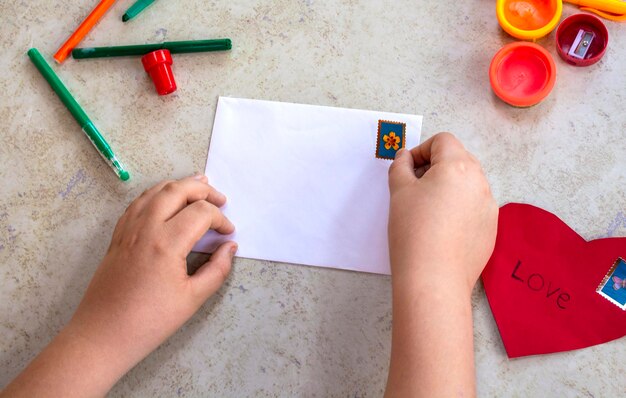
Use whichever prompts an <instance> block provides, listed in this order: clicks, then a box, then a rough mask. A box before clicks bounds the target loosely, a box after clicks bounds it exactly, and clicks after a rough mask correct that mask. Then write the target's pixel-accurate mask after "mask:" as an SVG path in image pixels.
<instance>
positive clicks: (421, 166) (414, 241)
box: [389, 133, 498, 295]
mask: <svg viewBox="0 0 626 398" xmlns="http://www.w3.org/2000/svg"><path fill="white" fill-rule="evenodd" d="M418 177H419V178H418ZM389 188H390V191H391V208H390V216H389V245H390V252H391V264H392V274H393V275H398V276H399V277H400V278H401V279H404V280H407V279H410V280H413V281H415V280H416V279H420V280H424V279H428V280H429V281H430V280H438V281H439V282H438V284H440V285H441V286H448V288H449V289H454V290H455V291H458V290H457V289H462V290H461V291H462V292H464V293H466V294H468V295H469V294H470V293H471V290H472V288H473V287H474V284H475V283H476V280H477V279H478V277H479V275H480V273H481V272H482V270H483V268H484V266H485V264H486V263H487V261H488V260H489V257H490V255H491V253H492V251H493V247H494V243H495V237H496V229H497V219H498V206H497V204H496V202H495V200H494V199H493V197H492V195H491V191H490V189H489V184H488V182H487V179H486V178H485V175H484V174H483V171H482V169H481V167H480V163H479V162H478V160H476V158H475V157H473V156H472V155H471V154H470V153H469V152H467V151H466V150H465V148H464V147H463V144H461V143H460V142H459V141H458V140H457V139H456V138H455V137H454V136H453V135H452V134H449V133H441V134H437V135H435V136H434V137H432V138H430V139H429V140H427V141H425V142H424V143H422V144H421V145H420V146H418V147H416V148H413V149H411V150H410V151H409V150H402V151H400V152H398V154H397V156H396V159H395V161H394V162H393V164H392V165H391V167H390V169H389Z"/></svg>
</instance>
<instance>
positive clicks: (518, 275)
mask: <svg viewBox="0 0 626 398" xmlns="http://www.w3.org/2000/svg"><path fill="white" fill-rule="evenodd" d="M521 266H522V262H521V261H520V260H518V261H517V264H516V265H515V268H513V272H512V273H511V278H513V279H515V280H517V281H519V282H521V283H524V284H525V285H526V286H527V287H528V289H530V290H532V291H534V292H540V291H542V290H543V289H544V288H545V287H546V279H545V278H544V277H543V275H541V274H539V273H534V274H530V275H528V277H524V276H523V275H522V272H521V270H520V267H521ZM560 290H561V288H560V287H557V288H555V289H554V290H553V289H552V281H548V286H547V289H546V299H549V298H550V297H552V296H554V295H555V294H556V293H558V292H559V291H560ZM555 298H556V300H555V303H556V306H557V307H559V308H560V309H562V310H565V309H567V307H565V303H567V302H568V301H569V300H570V298H571V297H570V295H569V294H568V293H565V292H561V293H559V295H558V296H555Z"/></svg>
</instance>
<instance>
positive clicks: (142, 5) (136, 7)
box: [122, 0, 155, 22]
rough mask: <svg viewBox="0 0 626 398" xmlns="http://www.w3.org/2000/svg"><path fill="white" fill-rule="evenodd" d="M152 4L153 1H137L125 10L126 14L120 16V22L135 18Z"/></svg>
mask: <svg viewBox="0 0 626 398" xmlns="http://www.w3.org/2000/svg"><path fill="white" fill-rule="evenodd" d="M154 2H155V0H137V1H136V2H135V4H133V5H132V6H130V8H129V9H128V10H126V13H125V14H124V15H123V16H122V21H124V22H126V21H129V20H131V19H133V18H135V17H136V16H137V15H139V13H140V12H142V11H143V10H145V9H146V7H148V6H149V5H150V4H152V3H154Z"/></svg>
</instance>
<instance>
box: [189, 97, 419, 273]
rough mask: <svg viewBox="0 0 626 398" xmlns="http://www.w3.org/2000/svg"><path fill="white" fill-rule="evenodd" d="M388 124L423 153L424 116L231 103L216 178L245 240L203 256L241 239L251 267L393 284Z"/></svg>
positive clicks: (227, 101) (217, 147)
mask: <svg viewBox="0 0 626 398" xmlns="http://www.w3.org/2000/svg"><path fill="white" fill-rule="evenodd" d="M379 120H389V121H394V122H401V123H406V146H407V147H409V148H410V147H413V146H415V145H417V144H418V143H419V138H420V132H421V126H422V117H421V116H416V115H405V114H396V113H387V112H373V111H364V110H357V109H343V108H331V107H323V106H312V105H300V104H291V103H281V102H270V101H258V100H248V99H238V98H225V97H221V98H220V99H219V101H218V105H217V112H216V115H215V123H214V125H213V134H212V136H211V145H210V148H209V155H208V160H207V165H206V175H207V176H208V177H209V182H210V183H211V184H212V185H213V186H215V187H216V188H217V189H218V190H220V191H221V192H223V193H224V194H225V195H226V196H227V198H228V203H227V204H226V206H224V208H223V211H224V214H225V215H226V216H227V217H228V218H229V219H230V220H231V221H232V222H233V223H234V224H235V226H236V228H237V230H236V232H235V233H234V234H232V235H231V236H223V235H219V234H217V233H215V232H213V231H210V232H209V233H207V234H206V235H205V236H204V237H203V238H202V239H201V240H200V242H198V243H197V244H196V246H195V248H194V250H195V251H201V252H206V253H210V252H212V251H213V250H214V249H215V248H216V247H217V245H218V244H220V243H222V242H223V241H225V240H227V239H233V240H235V241H236V242H237V243H238V244H239V251H238V252H237V256H241V257H248V258H254V259H262V260H271V261H280V262H286V263H294V264H305V265H313V266H319V267H332V268H341V269H347V270H354V271H364V272H373V273H379V274H389V273H390V268H389V248H388V244H387V219H388V214H389V188H388V183H387V180H388V177H387V171H388V169H389V165H390V164H391V161H390V160H383V159H378V158H376V156H375V155H376V140H377V130H378V121H379ZM407 239H409V237H407Z"/></svg>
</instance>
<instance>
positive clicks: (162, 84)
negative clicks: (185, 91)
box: [141, 50, 176, 95]
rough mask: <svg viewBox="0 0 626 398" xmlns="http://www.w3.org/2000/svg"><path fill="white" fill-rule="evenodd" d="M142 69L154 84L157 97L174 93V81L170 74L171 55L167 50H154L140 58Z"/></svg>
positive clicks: (171, 73)
mask: <svg viewBox="0 0 626 398" xmlns="http://www.w3.org/2000/svg"><path fill="white" fill-rule="evenodd" d="M141 63H142V64H143V68H144V69H145V70H146V72H148V75H150V78H151V79H152V81H153V82H154V86H155V87H156V90H157V93H158V94H159V95H167V94H170V93H173V92H174V91H176V81H175V80H174V73H173V72H172V55H171V54H170V52H169V50H156V51H153V52H151V53H148V54H146V55H144V56H143V57H142V58H141Z"/></svg>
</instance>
